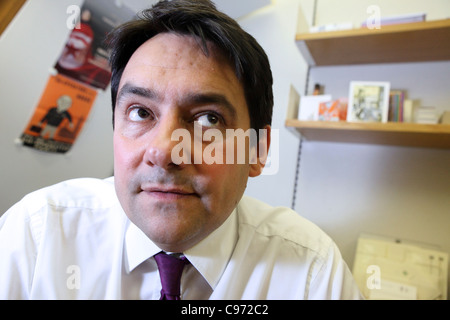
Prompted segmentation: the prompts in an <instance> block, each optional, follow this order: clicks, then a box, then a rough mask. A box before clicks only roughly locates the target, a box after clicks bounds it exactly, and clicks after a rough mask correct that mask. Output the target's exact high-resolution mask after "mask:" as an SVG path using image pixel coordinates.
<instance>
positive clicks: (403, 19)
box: [361, 12, 427, 28]
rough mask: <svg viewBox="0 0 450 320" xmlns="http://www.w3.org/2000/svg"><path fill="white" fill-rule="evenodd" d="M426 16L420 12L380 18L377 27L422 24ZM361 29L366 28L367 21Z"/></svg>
mask: <svg viewBox="0 0 450 320" xmlns="http://www.w3.org/2000/svg"><path fill="white" fill-rule="evenodd" d="M426 17H427V14H426V13H423V12H420V13H410V14H403V15H395V16H389V17H381V18H380V21H379V22H380V24H379V26H380V27H382V26H389V25H395V24H402V23H414V22H423V21H425V20H426ZM361 27H362V28H367V27H368V23H367V20H366V21H364V22H363V23H362V24H361Z"/></svg>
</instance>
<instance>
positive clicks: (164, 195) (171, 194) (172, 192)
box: [141, 186, 198, 200]
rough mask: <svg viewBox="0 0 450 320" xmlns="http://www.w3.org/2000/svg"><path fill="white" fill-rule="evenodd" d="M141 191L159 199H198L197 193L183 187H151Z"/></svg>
mask: <svg viewBox="0 0 450 320" xmlns="http://www.w3.org/2000/svg"><path fill="white" fill-rule="evenodd" d="M141 191H142V192H144V193H146V194H149V195H151V196H153V197H156V198H159V199H174V200H175V199H181V198H186V197H198V195H197V193H195V192H193V191H192V190H189V189H186V188H183V187H167V186H150V187H142V188H141Z"/></svg>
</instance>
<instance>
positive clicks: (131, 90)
mask: <svg viewBox="0 0 450 320" xmlns="http://www.w3.org/2000/svg"><path fill="white" fill-rule="evenodd" d="M127 95H136V96H140V97H143V98H147V99H157V98H158V95H157V94H156V93H155V92H154V91H153V90H150V89H147V88H143V87H137V86H134V85H132V84H130V83H126V84H125V85H124V86H123V87H122V89H120V91H119V93H118V94H117V101H120V100H121V99H122V98H123V97H124V96H127Z"/></svg>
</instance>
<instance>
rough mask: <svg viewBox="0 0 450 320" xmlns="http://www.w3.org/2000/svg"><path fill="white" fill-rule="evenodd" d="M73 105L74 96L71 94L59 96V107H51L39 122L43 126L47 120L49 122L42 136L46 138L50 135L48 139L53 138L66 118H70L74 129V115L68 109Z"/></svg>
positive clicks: (71, 126)
mask: <svg viewBox="0 0 450 320" xmlns="http://www.w3.org/2000/svg"><path fill="white" fill-rule="evenodd" d="M71 106H72V98H71V97H70V96H67V95H63V96H61V97H59V98H58V101H57V107H54V108H51V109H50V110H49V111H48V112H47V114H46V115H45V117H44V118H42V120H41V122H39V124H38V126H39V127H42V126H43V124H44V123H45V122H46V123H47V124H46V126H45V128H44V129H43V130H42V132H41V137H43V138H46V136H48V139H53V138H54V137H55V134H56V131H57V130H58V127H59V126H60V124H61V123H62V122H63V121H64V119H67V120H69V123H70V124H69V126H70V128H71V129H73V127H74V125H73V122H72V117H71V116H70V113H69V111H67V110H69V109H70V107H71Z"/></svg>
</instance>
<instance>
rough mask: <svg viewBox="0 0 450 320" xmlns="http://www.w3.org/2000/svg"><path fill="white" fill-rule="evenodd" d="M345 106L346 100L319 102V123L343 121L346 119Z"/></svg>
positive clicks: (346, 104)
mask: <svg viewBox="0 0 450 320" xmlns="http://www.w3.org/2000/svg"><path fill="white" fill-rule="evenodd" d="M347 106H348V99H347V98H341V99H337V100H333V101H326V102H321V103H320V105H319V121H345V120H346V119H347Z"/></svg>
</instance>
